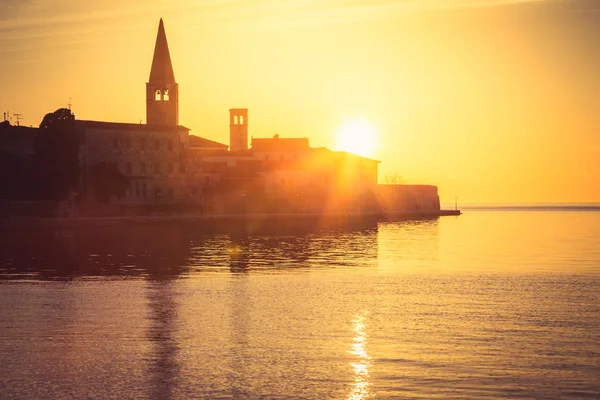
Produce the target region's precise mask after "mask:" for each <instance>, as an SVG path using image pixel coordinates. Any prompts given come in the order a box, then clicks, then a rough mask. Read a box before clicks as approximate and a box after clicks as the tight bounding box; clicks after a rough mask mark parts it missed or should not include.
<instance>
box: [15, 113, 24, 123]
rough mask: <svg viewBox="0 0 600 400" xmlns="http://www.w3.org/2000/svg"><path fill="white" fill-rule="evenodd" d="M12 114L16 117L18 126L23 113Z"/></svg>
mask: <svg viewBox="0 0 600 400" xmlns="http://www.w3.org/2000/svg"><path fill="white" fill-rule="evenodd" d="M13 115H14V116H15V117H16V118H17V126H20V125H21V124H20V122H21V117H22V116H23V114H19V113H13Z"/></svg>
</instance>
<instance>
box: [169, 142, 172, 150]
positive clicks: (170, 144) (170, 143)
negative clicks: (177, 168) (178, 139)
mask: <svg viewBox="0 0 600 400" xmlns="http://www.w3.org/2000/svg"><path fill="white" fill-rule="evenodd" d="M169 151H173V141H172V140H169Z"/></svg>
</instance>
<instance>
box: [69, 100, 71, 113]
mask: <svg viewBox="0 0 600 400" xmlns="http://www.w3.org/2000/svg"><path fill="white" fill-rule="evenodd" d="M69 111H71V98H70V97H69Z"/></svg>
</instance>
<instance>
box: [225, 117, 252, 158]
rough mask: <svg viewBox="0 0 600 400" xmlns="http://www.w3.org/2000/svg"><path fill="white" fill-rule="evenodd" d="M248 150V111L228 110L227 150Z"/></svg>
mask: <svg viewBox="0 0 600 400" xmlns="http://www.w3.org/2000/svg"><path fill="white" fill-rule="evenodd" d="M247 149H248V109H247V108H232V109H230V110H229V150H231V151H239V150H247Z"/></svg>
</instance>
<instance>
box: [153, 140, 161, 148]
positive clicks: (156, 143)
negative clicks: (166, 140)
mask: <svg viewBox="0 0 600 400" xmlns="http://www.w3.org/2000/svg"><path fill="white" fill-rule="evenodd" d="M154 148H155V149H156V150H159V149H160V139H156V140H155V141H154Z"/></svg>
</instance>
